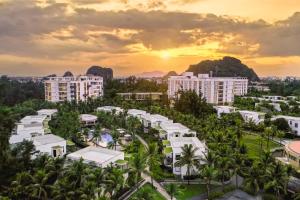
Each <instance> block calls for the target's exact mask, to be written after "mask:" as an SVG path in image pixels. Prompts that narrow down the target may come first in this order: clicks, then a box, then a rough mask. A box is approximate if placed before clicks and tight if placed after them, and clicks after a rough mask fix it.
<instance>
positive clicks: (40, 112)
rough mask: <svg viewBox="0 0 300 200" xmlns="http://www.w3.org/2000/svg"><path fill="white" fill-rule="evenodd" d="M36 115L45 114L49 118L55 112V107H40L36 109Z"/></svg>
mask: <svg viewBox="0 0 300 200" xmlns="http://www.w3.org/2000/svg"><path fill="white" fill-rule="evenodd" d="M37 113H38V115H41V116H46V117H47V118H48V119H51V118H52V117H53V116H55V114H56V113H57V109H41V110H38V111H37Z"/></svg>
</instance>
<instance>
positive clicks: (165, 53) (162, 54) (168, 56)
mask: <svg viewBox="0 0 300 200" xmlns="http://www.w3.org/2000/svg"><path fill="white" fill-rule="evenodd" d="M160 57H161V58H163V59H165V60H168V59H170V57H171V54H170V52H168V51H163V52H162V53H161V55H160Z"/></svg>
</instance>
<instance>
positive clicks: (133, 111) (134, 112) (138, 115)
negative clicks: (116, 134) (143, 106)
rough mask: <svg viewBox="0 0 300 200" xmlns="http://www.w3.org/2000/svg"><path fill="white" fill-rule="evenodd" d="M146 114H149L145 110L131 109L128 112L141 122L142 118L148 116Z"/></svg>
mask: <svg viewBox="0 0 300 200" xmlns="http://www.w3.org/2000/svg"><path fill="white" fill-rule="evenodd" d="M146 114H147V112H146V111H144V110H138V109H129V110H128V112H127V115H128V116H131V117H136V118H138V119H139V120H141V117H142V116H143V115H146Z"/></svg>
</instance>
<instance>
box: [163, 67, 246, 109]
mask: <svg viewBox="0 0 300 200" xmlns="http://www.w3.org/2000/svg"><path fill="white" fill-rule="evenodd" d="M188 90H191V91H195V92H196V93H197V94H198V95H202V97H203V98H205V99H206V101H207V103H211V104H216V105H219V104H221V105H224V104H231V103H233V101H234V96H235V95H236V96H242V95H245V94H247V90H248V79H247V78H243V77H210V76H209V75H208V74H198V76H194V74H193V72H185V73H183V74H182V75H181V76H171V77H170V78H169V79H168V96H169V98H175V97H176V95H177V93H178V92H179V91H188Z"/></svg>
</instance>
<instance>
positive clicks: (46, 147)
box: [33, 139, 67, 157]
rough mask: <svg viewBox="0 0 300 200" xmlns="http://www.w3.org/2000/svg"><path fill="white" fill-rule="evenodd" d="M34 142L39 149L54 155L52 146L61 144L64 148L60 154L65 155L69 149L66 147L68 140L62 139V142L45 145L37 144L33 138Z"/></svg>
mask: <svg viewBox="0 0 300 200" xmlns="http://www.w3.org/2000/svg"><path fill="white" fill-rule="evenodd" d="M33 144H34V145H35V148H36V150H37V151H40V152H41V153H45V154H48V155H50V156H53V151H52V148H53V147H56V146H61V147H62V148H63V152H62V155H60V156H63V155H65V154H66V151H67V149H66V146H67V142H66V141H61V142H56V143H51V144H44V145H37V144H36V143H35V142H34V139H33ZM56 157H58V156H56Z"/></svg>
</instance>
